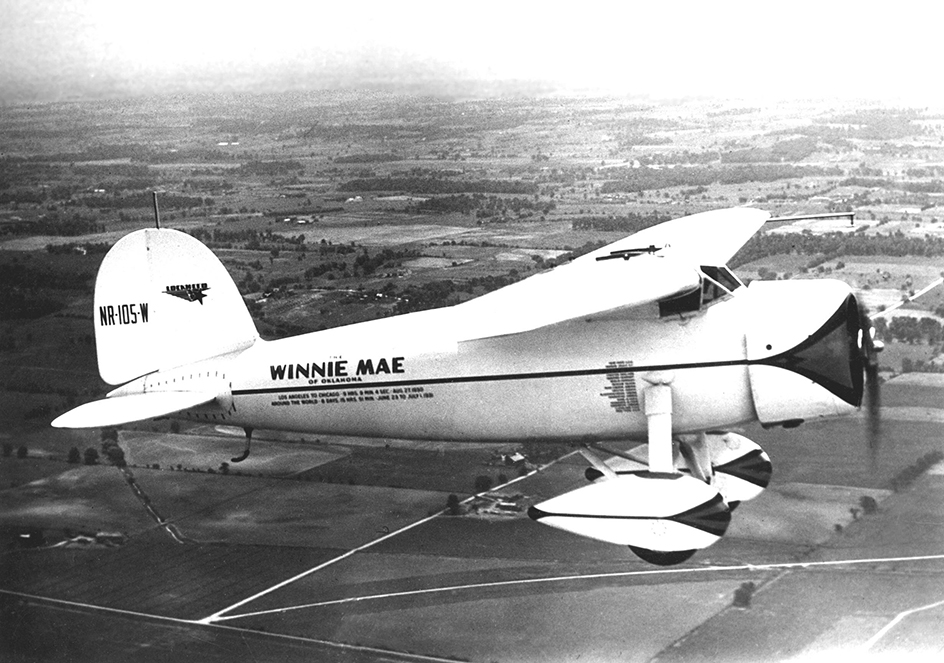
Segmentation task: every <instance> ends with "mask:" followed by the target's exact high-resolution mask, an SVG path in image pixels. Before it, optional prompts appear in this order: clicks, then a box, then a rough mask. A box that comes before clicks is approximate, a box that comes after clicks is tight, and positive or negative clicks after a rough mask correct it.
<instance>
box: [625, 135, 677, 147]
mask: <svg viewBox="0 0 944 663" xmlns="http://www.w3.org/2000/svg"><path fill="white" fill-rule="evenodd" d="M671 143H672V139H671V138H665V137H663V136H654V135H652V134H651V133H641V132H638V131H630V132H627V133H624V134H621V135H619V136H618V137H617V138H616V144H617V145H618V146H619V149H621V150H628V149H632V148H633V147H636V146H637V145H670V144H671Z"/></svg>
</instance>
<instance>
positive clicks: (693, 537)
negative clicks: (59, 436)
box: [52, 206, 881, 565]
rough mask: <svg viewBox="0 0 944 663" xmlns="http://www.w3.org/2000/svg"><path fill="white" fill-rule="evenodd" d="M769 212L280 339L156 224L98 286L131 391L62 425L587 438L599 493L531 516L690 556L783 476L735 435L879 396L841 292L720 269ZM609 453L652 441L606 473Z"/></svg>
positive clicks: (862, 319)
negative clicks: (166, 421) (439, 304)
mask: <svg viewBox="0 0 944 663" xmlns="http://www.w3.org/2000/svg"><path fill="white" fill-rule="evenodd" d="M155 209H156V206H155ZM844 216H850V215H848V214H847V215H844ZM796 218H802V217H790V219H796ZM772 220H776V219H772V218H771V215H770V214H769V213H768V212H766V211H763V210H759V209H755V208H751V207H739V208H730V209H720V210H713V211H708V212H702V213H698V214H694V215H690V216H685V217H682V218H677V219H675V220H672V221H668V222H665V223H661V224H659V225H656V226H652V227H650V228H647V229H644V230H642V231H640V232H637V233H635V234H633V235H630V236H629V237H626V238H624V239H621V240H619V241H617V242H614V243H612V244H609V245H607V246H604V247H602V248H599V249H597V250H594V251H592V252H590V253H588V254H585V255H582V256H580V257H577V258H575V259H574V260H572V261H570V262H569V263H566V264H563V265H559V266H557V267H554V268H553V269H550V270H548V271H545V272H541V273H538V274H535V275H533V276H531V277H529V278H527V279H524V280H522V281H519V282H516V283H513V284H511V285H508V286H506V287H504V288H501V289H499V290H496V291H494V292H491V293H488V294H485V295H482V296H480V297H478V298H476V299H472V300H469V301H467V302H464V303H461V304H457V305H454V306H449V307H444V308H439V309H434V310H428V311H420V312H415V313H409V314H405V315H400V316H395V317H389V318H382V319H378V320H373V321H369V322H364V323H358V324H353V325H348V326H342V327H338V328H334V329H327V330H324V331H318V332H313V333H308V334H303V335H300V336H295V337H291V338H285V339H280V340H275V341H266V340H263V339H261V338H260V336H259V334H258V332H257V331H256V328H255V325H254V324H253V321H252V319H251V317H250V315H249V312H248V310H247V308H246V306H245V303H244V301H243V298H242V296H241V295H240V294H239V291H238V290H237V288H236V285H235V284H234V283H233V280H232V278H231V277H230V276H229V274H228V273H227V271H226V268H225V267H224V266H223V265H222V263H221V262H220V261H219V260H218V259H217V258H216V256H215V255H214V254H213V253H212V252H211V251H210V250H209V249H208V248H207V247H206V246H204V245H203V244H202V243H201V242H199V241H198V240H196V239H194V238H193V237H191V236H189V235H187V234H185V233H183V232H179V231H176V230H172V229H168V228H162V227H160V222H159V221H158V223H157V227H156V228H147V229H141V230H138V231H135V232H132V233H130V234H128V235H126V236H124V237H123V238H121V239H120V240H119V241H118V242H117V243H116V244H115V245H114V246H113V247H112V248H111V250H110V251H109V252H108V254H107V255H106V256H105V258H104V260H103V262H102V264H101V267H100V269H99V272H98V276H97V279H96V284H95V295H94V310H93V316H94V325H95V340H96V347H97V359H98V368H99V372H100V374H101V377H102V379H103V380H104V381H105V382H106V383H108V384H110V385H114V386H116V387H117V388H115V389H114V390H113V391H111V392H109V393H108V394H107V396H106V397H105V398H104V399H102V400H98V401H93V402H90V403H86V404H84V405H80V406H79V407H77V408H75V409H73V410H71V411H69V412H67V413H65V414H63V415H61V416H60V417H58V418H57V419H55V420H54V421H53V422H52V425H53V426H55V427H61V428H97V427H105V426H116V425H120V424H125V423H130V422H134V421H138V420H143V419H149V418H154V417H163V416H170V415H172V416H174V417H178V418H182V419H187V420H191V421H200V422H211V423H217V424H226V425H235V426H240V427H243V429H244V430H245V432H246V447H245V451H244V453H243V455H242V456H241V457H239V458H234V459H233V461H234V462H239V461H241V460H243V459H245V458H246V456H248V454H249V446H250V443H251V438H252V432H253V430H254V429H278V430H286V431H297V432H303V433H315V434H335V435H353V436H368V437H392V438H407V439H418V440H441V441H456V442H462V441H477V442H483V441H492V442H522V441H566V442H571V443H579V444H582V445H583V448H582V451H581V452H582V453H583V454H584V455H585V456H586V458H587V459H588V461H589V462H590V465H591V467H590V468H589V469H588V470H587V478H588V479H589V480H590V483H588V484H587V485H585V486H583V487H580V488H578V489H576V490H572V491H570V492H566V493H564V494H562V495H559V496H557V497H553V498H551V499H548V500H546V501H543V502H541V503H539V504H535V505H533V506H531V507H530V509H529V512H528V514H529V516H530V517H531V518H532V519H534V520H536V521H537V522H539V523H542V524H546V525H550V526H552V527H556V528H559V529H562V530H566V531H569V532H571V533H574V534H577V535H581V536H585V537H590V538H593V539H597V540H600V541H605V542H609V543H614V544H619V545H623V546H628V547H629V548H630V550H632V551H633V552H634V553H635V554H636V555H638V556H639V557H640V558H642V559H644V560H646V561H648V562H650V563H653V564H658V565H672V564H678V563H680V562H683V561H685V560H687V559H689V558H690V557H691V556H692V555H694V554H695V553H696V552H697V551H698V550H702V549H704V548H707V547H708V546H710V545H711V544H713V543H715V542H716V541H718V540H719V539H720V538H721V537H722V536H723V535H724V533H725V531H726V529H727V527H728V525H729V523H730V520H731V512H732V509H733V508H735V507H736V506H737V505H738V504H739V503H740V502H742V501H744V500H748V499H751V498H753V497H756V496H757V495H758V494H760V492H761V491H763V489H764V488H765V487H766V486H767V485H768V483H769V482H770V478H771V473H772V468H771V463H770V459H769V457H768V456H767V454H766V453H765V452H764V451H763V449H761V448H760V446H759V445H757V444H756V443H754V442H753V441H751V440H749V439H747V438H746V437H744V436H743V435H740V434H739V433H737V432H735V431H734V430H732V429H733V428H735V427H738V426H741V425H743V424H745V423H747V422H752V421H759V422H760V423H761V424H762V425H763V426H764V427H773V426H783V427H785V428H795V427H796V426H799V425H800V424H801V423H803V422H806V421H815V420H819V419H824V418H830V417H837V416H842V415H847V414H850V413H852V412H855V411H856V410H857V409H858V408H860V407H861V406H862V405H863V400H864V396H865V395H867V394H871V393H873V391H874V389H875V388H876V387H875V385H877V383H878V380H877V360H876V353H877V352H878V351H879V350H880V349H881V346H880V343H879V342H878V341H875V340H874V338H873V335H874V329H873V328H872V326H871V322H870V319H869V317H868V315H867V313H866V311H865V308H864V307H863V305H862V304H861V302H859V300H858V299H857V298H856V296H855V294H854V293H853V291H852V290H851V289H850V287H849V286H848V285H847V284H845V283H843V282H841V281H837V280H787V281H753V282H751V283H750V284H749V285H745V284H744V283H743V282H742V281H741V280H740V279H739V278H738V277H737V276H735V274H734V273H733V272H732V271H731V270H730V269H728V267H727V266H726V263H727V262H729V260H730V259H731V257H732V256H733V255H734V254H735V253H736V252H737V251H738V250H739V249H740V248H741V246H743V245H744V243H745V242H747V241H748V239H750V237H751V236H753V235H754V234H755V233H756V232H757V231H758V230H759V229H760V228H761V227H762V226H764V224H765V223H767V222H769V221H772ZM781 220H782V219H781ZM876 402H877V401H876ZM610 442H634V443H638V446H636V447H635V448H634V449H631V450H630V451H629V452H618V451H612V452H611V454H610V455H612V456H614V457H613V458H610V459H608V460H604V459H603V458H602V457H601V456H600V455H598V454H599V453H600V452H609V451H611V450H609V449H607V448H606V447H604V446H603V445H604V444H606V443H610Z"/></svg>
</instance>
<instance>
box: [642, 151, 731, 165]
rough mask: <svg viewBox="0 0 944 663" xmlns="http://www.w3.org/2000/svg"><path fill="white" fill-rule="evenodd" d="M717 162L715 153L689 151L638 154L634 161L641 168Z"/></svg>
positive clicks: (718, 157) (717, 158)
mask: <svg viewBox="0 0 944 663" xmlns="http://www.w3.org/2000/svg"><path fill="white" fill-rule="evenodd" d="M719 160H720V156H719V154H718V153H717V152H692V151H691V150H681V151H678V152H665V153H659V152H654V153H652V154H640V155H638V156H636V161H638V162H639V165H641V166H676V165H694V164H707V163H711V162H713V161H719Z"/></svg>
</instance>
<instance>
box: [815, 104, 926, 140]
mask: <svg viewBox="0 0 944 663" xmlns="http://www.w3.org/2000/svg"><path fill="white" fill-rule="evenodd" d="M919 117H920V112H919V111H917V110H914V109H911V108H866V109H860V110H857V111H855V112H853V113H845V114H843V115H835V116H833V117H828V118H824V119H822V120H818V122H820V123H822V124H830V125H836V124H847V125H851V126H849V127H844V128H843V129H840V130H841V131H843V132H844V133H845V135H846V136H847V137H849V138H859V139H862V140H897V139H901V138H907V137H908V136H913V135H916V134H918V133H921V132H922V131H924V130H923V129H922V128H921V127H920V126H919V125H916V124H914V120H916V119H918V118H919Z"/></svg>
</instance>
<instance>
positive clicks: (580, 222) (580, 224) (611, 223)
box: [570, 210, 673, 235]
mask: <svg viewBox="0 0 944 663" xmlns="http://www.w3.org/2000/svg"><path fill="white" fill-rule="evenodd" d="M672 218H673V217H672V216H671V215H668V214H659V212H657V211H656V210H652V211H651V212H650V213H649V214H637V213H635V212H629V213H628V214H623V215H620V216H582V217H579V218H577V219H574V220H573V221H572V222H571V224H570V227H571V229H573V230H602V231H606V232H622V233H626V234H627V235H628V234H630V233H635V232H639V231H640V230H643V229H645V228H648V227H649V226H654V225H657V224H660V223H662V222H664V221H669V220H671V219H672Z"/></svg>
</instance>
